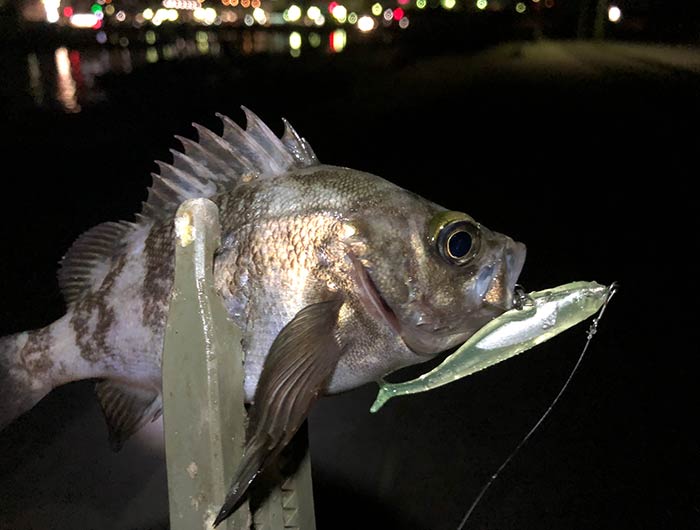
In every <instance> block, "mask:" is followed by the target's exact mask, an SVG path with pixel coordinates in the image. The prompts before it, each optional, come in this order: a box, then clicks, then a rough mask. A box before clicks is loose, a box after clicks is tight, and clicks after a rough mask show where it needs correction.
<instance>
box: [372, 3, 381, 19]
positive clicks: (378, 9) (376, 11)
mask: <svg viewBox="0 0 700 530" xmlns="http://www.w3.org/2000/svg"><path fill="white" fill-rule="evenodd" d="M382 10H383V8H382V4H380V3H379V2H377V3H376V4H373V5H372V14H373V15H374V16H375V17H378V16H379V15H381V14H382Z"/></svg>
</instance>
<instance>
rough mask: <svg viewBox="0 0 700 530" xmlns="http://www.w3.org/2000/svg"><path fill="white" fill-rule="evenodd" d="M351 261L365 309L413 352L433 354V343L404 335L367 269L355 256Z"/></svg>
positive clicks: (425, 354) (430, 355) (423, 354)
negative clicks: (381, 321) (387, 326)
mask: <svg viewBox="0 0 700 530" xmlns="http://www.w3.org/2000/svg"><path fill="white" fill-rule="evenodd" d="M352 261H353V264H354V266H355V271H356V276H357V280H358V285H359V286H360V290H359V295H360V301H361V302H362V304H363V305H364V306H365V308H367V311H368V312H369V313H370V314H371V315H372V316H374V317H375V318H376V319H383V320H384V321H385V322H386V323H387V324H388V325H389V327H390V328H391V329H392V330H393V331H394V333H396V335H397V336H398V337H399V338H400V339H401V340H402V341H403V343H404V344H405V345H406V347H407V348H408V349H409V350H411V351H412V352H413V353H415V354H417V355H422V356H429V357H432V356H433V355H435V353H436V352H435V348H434V345H432V344H428V343H426V342H425V341H421V340H420V337H410V336H406V335H407V334H405V333H404V330H403V329H402V326H401V323H400V322H399V319H398V317H397V316H396V313H395V312H394V310H393V309H392V308H391V306H390V305H389V304H388V303H387V301H386V300H385V299H384V297H383V296H382V293H381V292H380V291H379V288H378V287H377V284H376V283H374V280H372V277H371V276H370V274H369V271H368V270H367V269H366V268H365V267H364V266H363V265H362V263H361V262H360V261H359V260H358V259H357V258H353V259H352ZM414 339H415V340H414Z"/></svg>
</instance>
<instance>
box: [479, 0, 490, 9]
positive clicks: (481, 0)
mask: <svg viewBox="0 0 700 530" xmlns="http://www.w3.org/2000/svg"><path fill="white" fill-rule="evenodd" d="M488 5H489V3H488V1H487V0H476V7H478V8H479V9H486V8H487V7H488Z"/></svg>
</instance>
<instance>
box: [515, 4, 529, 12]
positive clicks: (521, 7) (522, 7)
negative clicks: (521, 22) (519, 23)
mask: <svg viewBox="0 0 700 530" xmlns="http://www.w3.org/2000/svg"><path fill="white" fill-rule="evenodd" d="M526 9H527V6H526V5H525V4H524V3H523V2H518V3H517V4H515V10H516V11H517V12H518V13H521V14H522V13H524V12H525V10H526Z"/></svg>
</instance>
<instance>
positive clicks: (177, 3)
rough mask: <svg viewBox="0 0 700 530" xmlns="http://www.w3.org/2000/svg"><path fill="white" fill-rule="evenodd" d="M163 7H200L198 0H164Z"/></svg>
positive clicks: (189, 9) (188, 9) (190, 8)
mask: <svg viewBox="0 0 700 530" xmlns="http://www.w3.org/2000/svg"><path fill="white" fill-rule="evenodd" d="M163 7H167V8H168V9H182V10H187V11H194V10H195V9H197V8H198V7H199V2H197V0H163Z"/></svg>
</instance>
